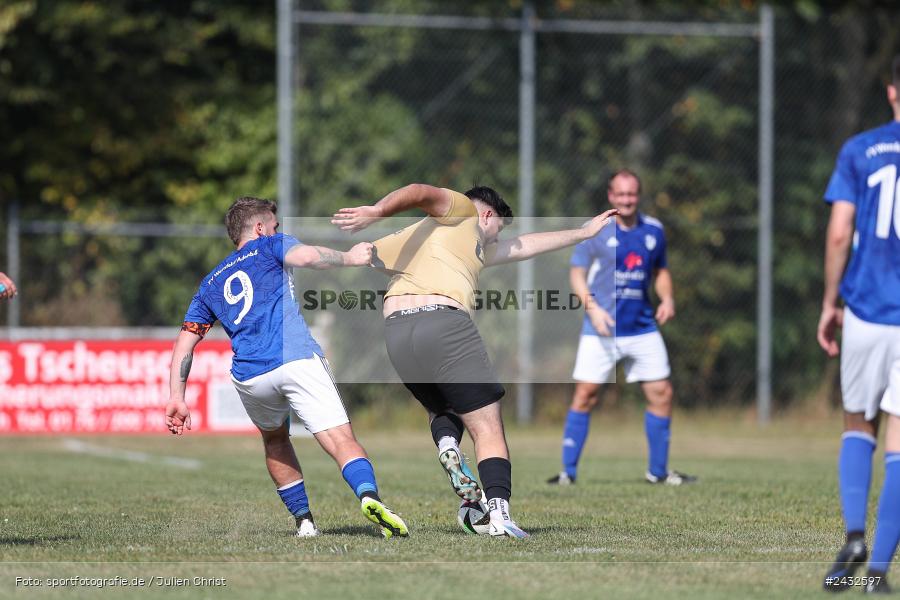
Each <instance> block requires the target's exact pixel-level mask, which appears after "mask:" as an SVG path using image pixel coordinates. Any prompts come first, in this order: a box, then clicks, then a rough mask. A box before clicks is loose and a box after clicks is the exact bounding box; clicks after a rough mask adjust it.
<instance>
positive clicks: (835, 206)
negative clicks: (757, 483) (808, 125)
mask: <svg viewBox="0 0 900 600" xmlns="http://www.w3.org/2000/svg"><path fill="white" fill-rule="evenodd" d="M892 71H893V72H892V81H891V83H890V84H889V85H888V86H887V97H888V101H889V102H890V105H891V107H892V109H893V112H894V120H893V121H892V122H890V123H888V124H887V125H882V126H881V127H878V128H876V129H872V130H869V131H865V132H863V133H860V134H859V135H856V136H854V137H852V138H850V139H849V140H848V141H847V142H846V143H845V144H844V147H843V148H841V152H840V155H839V156H838V159H837V164H836V166H835V169H834V173H833V174H832V176H831V180H830V181H829V182H828V189H827V190H826V192H825V201H826V202H828V203H829V204H831V218H830V220H829V223H828V233H827V241H826V245H825V293H824V297H823V298H822V315H821V317H820V319H819V327H818V332H817V334H818V341H819V344H820V345H821V346H822V349H823V350H825V352H827V353H828V355H829V356H832V357H834V356H837V355H838V353H839V352H838V344H837V341H836V340H835V333H836V331H837V330H838V329H839V328H842V329H843V333H842V340H841V350H840V356H841V392H842V395H843V403H844V434H843V436H842V438H841V452H840V458H839V460H838V480H839V486H840V496H841V508H842V510H843V515H844V524H845V526H846V534H847V537H846V543H845V544H844V547H843V548H841V550H840V552H839V553H838V556H837V560H836V561H835V563H834V565H833V566H832V567H831V569H830V570H829V571H828V574H827V575H826V576H825V583H824V585H825V589H828V590H832V591H840V590H843V589H847V588H848V587H850V586H851V585H854V584H856V583H857V580H855V579H853V578H852V576H853V573H854V572H855V571H856V570H857V569H858V568H859V567H860V566H861V565H862V564H863V563H865V561H866V558H867V550H866V543H865V532H866V505H867V504H868V498H869V483H870V481H871V478H872V454H873V453H874V452H875V441H876V438H877V435H878V423H879V415H880V411H883V412H884V413H886V414H887V431H886V435H885V457H884V462H885V464H884V469H885V477H884V485H883V486H882V489H881V498H880V500H879V504H878V517H877V520H876V528H875V542H874V545H873V547H872V556H871V560H870V562H869V572H868V575H869V576H870V577H867V578H866V579H863V580H861V583H863V584H864V585H865V586H866V591H872V592H876V591H878V592H880V591H886V590H887V589H888V588H887V580H886V578H885V573H886V572H887V569H888V566H889V565H890V562H891V559H892V558H893V556H894V552H895V550H896V548H897V541H898V540H900V98H898V93H900V92H898V88H900V55H898V56H896V57H894V62H893V69H892ZM851 248H852V250H851ZM848 258H849V264H848ZM839 284H840V286H839ZM840 298H843V299H844V306H843V307H842V306H841V303H840Z"/></svg>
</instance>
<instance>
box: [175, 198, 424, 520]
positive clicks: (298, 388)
mask: <svg viewBox="0 0 900 600" xmlns="http://www.w3.org/2000/svg"><path fill="white" fill-rule="evenodd" d="M275 213H276V206H275V203H274V202H271V201H269V200H261V199H259V198H250V197H245V198H239V199H238V200H237V201H236V202H235V203H234V204H233V205H232V206H231V208H230V209H228V213H227V215H226V217H225V225H226V228H227V230H228V235H229V237H230V238H231V241H232V242H234V245H235V246H236V249H235V251H234V252H232V253H231V254H229V255H228V256H227V257H225V259H224V260H223V261H222V262H221V263H219V264H218V265H217V266H216V268H214V269H213V270H212V271H211V272H210V273H209V274H208V275H206V276H205V277H204V278H203V280H202V281H201V283H200V289H199V291H198V292H197V294H196V295H195V296H194V299H193V301H192V302H191V305H190V307H189V308H188V310H187V314H186V315H185V317H184V325H183V326H182V330H181V333H180V334H179V336H178V339H177V340H176V342H175V349H174V350H173V352H172V364H171V373H170V395H169V403H168V405H167V406H166V426H167V427H168V429H169V431H171V432H172V433H173V434H177V435H181V434H183V433H184V429H185V428H187V429H190V428H191V415H190V411H189V410H188V406H187V404H185V401H184V393H185V387H186V385H187V379H188V375H189V374H190V371H191V361H192V358H193V352H194V347H195V346H196V345H197V344H198V343H199V342H200V340H201V339H203V336H204V335H205V334H206V333H207V332H208V331H209V329H210V328H211V327H212V326H213V324H214V323H215V322H216V321H219V322H220V323H222V327H223V328H224V329H225V332H226V333H227V334H228V337H229V338H231V348H232V350H233V351H234V359H233V361H232V368H231V379H232V382H233V383H234V386H235V388H236V389H237V391H238V395H239V396H240V398H241V402H242V403H243V405H244V408H245V409H246V410H247V414H248V415H249V417H250V419H251V420H252V421H253V424H254V425H256V427H257V428H258V429H259V432H260V433H261V434H262V440H263V446H264V448H265V456H266V467H267V468H268V470H269V475H270V476H271V477H272V481H274V482H275V486H276V488H277V491H278V495H279V496H280V497H281V499H282V500H283V501H284V504H285V506H286V507H287V509H288V510H289V511H290V512H291V514H292V515H294V517H295V520H296V524H297V536H299V537H314V536H317V535H319V530H318V528H317V527H316V525H315V522H314V521H313V516H312V512H311V511H310V508H309V498H308V497H307V495H306V487H305V484H304V481H303V474H302V473H301V471H300V463H299V462H298V461H297V455H296V453H295V452H294V446H293V444H291V439H290V434H289V414H290V410H291V409H293V410H294V411H295V412H296V413H297V416H298V417H299V418H300V420H301V422H302V423H303V424H304V426H305V427H306V428H307V429H308V430H309V431H310V433H312V434H313V436H315V438H316V441H318V442H319V444H320V445H321V446H322V449H323V450H325V452H327V453H328V455H329V456H331V457H332V458H333V459H334V460H335V462H336V463H337V465H338V467H340V469H341V474H342V475H343V477H344V479H345V480H346V481H347V484H348V485H349V486H350V488H351V489H352V490H353V492H354V493H355V494H356V496H357V498H359V501H360V506H361V509H362V512H363V514H364V515H365V516H366V518H367V519H369V520H370V521H372V522H373V523H375V524H377V525H378V526H379V527H380V528H381V533H382V535H383V536H384V537H391V536H394V535H400V536H405V535H407V534H408V530H407V527H406V524H405V523H404V522H403V520H402V519H401V518H400V517H399V516H398V515H397V514H395V513H394V512H392V511H391V510H390V509H389V508H388V507H387V506H385V505H384V503H382V501H381V499H380V498H379V496H378V486H377V484H376V481H375V472H374V470H373V469H372V464H371V463H370V462H369V459H368V457H367V455H366V451H365V450H364V449H363V447H362V446H360V445H359V443H358V442H357V441H356V438H355V436H354V435H353V429H352V428H351V427H350V421H349V419H348V418H347V412H346V410H345V409H344V405H343V403H342V402H341V398H340V395H339V394H338V391H337V388H336V387H335V384H334V380H333V378H332V376H331V371H330V370H329V367H328V363H327V362H326V361H325V357H324V356H323V354H322V349H321V348H319V344H317V343H316V341H315V340H314V339H313V337H312V335H311V334H310V332H309V328H308V327H307V326H306V322H305V321H304V320H303V317H302V316H301V315H300V308H299V306H298V305H297V302H296V294H295V291H294V281H293V277H292V274H291V269H292V268H293V267H305V268H309V269H331V268H334V267H342V266H347V267H349V266H365V265H369V264H370V263H371V260H372V244H369V243H362V244H357V245H356V246H354V247H353V248H351V249H350V251H349V252H338V251H335V250H331V249H329V248H324V247H321V246H306V245H303V244H301V243H300V242H299V241H298V240H297V239H296V238H294V237H291V236H289V235H284V234H280V233H277V229H278V220H277V218H276V217H275Z"/></svg>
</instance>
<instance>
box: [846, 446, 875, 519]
mask: <svg viewBox="0 0 900 600" xmlns="http://www.w3.org/2000/svg"><path fill="white" fill-rule="evenodd" d="M874 452H875V438H873V437H872V436H871V435H869V434H868V433H863V432H861V431H847V432H845V433H844V435H842V436H841V453H840V456H839V458H838V485H839V487H840V491H841V510H842V511H843V513H844V524H845V526H846V527H847V533H865V531H866V506H867V504H868V503H869V484H870V483H871V481H872V454H873V453H874Z"/></svg>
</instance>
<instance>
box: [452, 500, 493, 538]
mask: <svg viewBox="0 0 900 600" xmlns="http://www.w3.org/2000/svg"><path fill="white" fill-rule="evenodd" d="M456 522H457V523H459V526H460V527H462V528H463V530H464V531H465V532H466V533H474V534H477V535H487V533H488V530H489V529H490V528H491V511H489V510H488V508H487V506H485V504H484V501H483V500H479V501H478V502H469V501H468V500H463V501H462V504H460V505H459V512H457V513H456Z"/></svg>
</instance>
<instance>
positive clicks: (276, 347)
mask: <svg viewBox="0 0 900 600" xmlns="http://www.w3.org/2000/svg"><path fill="white" fill-rule="evenodd" d="M299 243H300V242H299V241H298V240H297V239H296V238H294V237H291V236H289V235H284V234H283V233H279V234H276V235H273V236H263V237H259V238H257V239H255V240H252V241H250V242H247V243H246V244H245V245H244V246H243V247H242V248H241V249H240V250H235V251H234V252H232V253H231V254H229V255H228V256H227V257H226V258H225V260H223V261H222V262H221V263H219V264H218V265H217V266H216V268H215V269H213V270H212V271H211V272H210V273H209V274H208V275H207V276H206V277H204V278H203V281H202V282H201V284H200V289H199V290H198V291H197V294H196V295H194V299H193V300H192V301H191V305H190V307H189V308H188V310H187V314H186V315H185V317H184V320H185V322H189V323H199V324H207V325H212V324H213V323H215V322H216V321H217V320H218V321H220V322H221V323H222V327H223V328H224V329H225V332H226V333H227V334H228V337H229V338H231V349H232V351H233V352H234V359H233V360H232V363H231V374H232V375H233V376H234V378H235V379H237V380H238V381H246V380H248V379H250V378H252V377H256V376H257V375H262V374H263V373H267V372H269V371H271V370H273V369H276V368H278V367H280V366H281V365H283V364H285V363H287V362H291V361H293V360H300V359H303V358H311V357H312V356H313V355H314V354H318V355H319V356H323V354H322V349H321V348H319V344H318V343H316V340H315V339H313V337H312V334H310V332H309V327H307V325H306V321H305V320H304V319H303V316H302V315H301V314H300V307H299V306H298V305H297V301H296V299H295V296H294V281H293V277H292V276H291V273H290V271H289V270H287V269H285V267H284V256H285V254H287V252H288V250H290V249H291V248H293V247H294V246H296V245H297V244H299Z"/></svg>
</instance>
